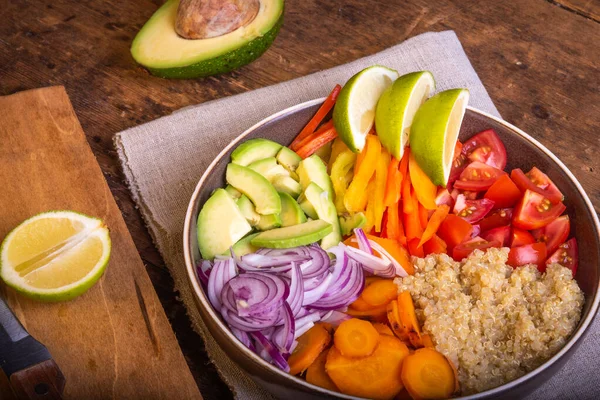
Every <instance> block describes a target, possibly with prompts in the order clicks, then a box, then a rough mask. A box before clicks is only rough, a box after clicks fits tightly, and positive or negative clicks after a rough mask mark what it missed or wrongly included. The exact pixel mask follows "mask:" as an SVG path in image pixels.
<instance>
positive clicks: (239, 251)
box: [223, 233, 258, 257]
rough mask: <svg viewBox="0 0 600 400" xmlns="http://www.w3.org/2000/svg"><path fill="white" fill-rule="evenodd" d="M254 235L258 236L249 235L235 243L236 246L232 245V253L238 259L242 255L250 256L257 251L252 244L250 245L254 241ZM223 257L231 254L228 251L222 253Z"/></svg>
mask: <svg viewBox="0 0 600 400" xmlns="http://www.w3.org/2000/svg"><path fill="white" fill-rule="evenodd" d="M256 235H258V233H253V234H250V235H248V236H245V237H243V238H242V239H240V240H238V241H237V242H236V244H234V245H233V253H234V254H235V255H236V256H238V257H241V256H244V255H246V254H250V253H256V251H257V250H258V247H256V246H252V243H250V242H251V241H252V239H254V238H255V237H256ZM223 255H224V256H229V255H231V253H230V251H229V250H227V251H226V252H224V253H223Z"/></svg>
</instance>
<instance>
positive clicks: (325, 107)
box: [290, 85, 342, 151]
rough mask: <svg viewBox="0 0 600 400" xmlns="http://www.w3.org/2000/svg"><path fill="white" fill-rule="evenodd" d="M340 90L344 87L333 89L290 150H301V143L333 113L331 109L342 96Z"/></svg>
mask: <svg viewBox="0 0 600 400" xmlns="http://www.w3.org/2000/svg"><path fill="white" fill-rule="evenodd" d="M340 90H342V87H341V86H340V85H335V87H334V88H333V90H332V91H331V93H329V96H327V98H326V99H325V101H324V102H323V104H321V107H319V109H318V110H317V112H316V113H315V115H314V116H313V117H312V118H311V119H310V121H308V124H306V126H305V127H304V128H303V129H302V131H300V133H299V134H298V136H296V139H294V141H293V142H292V144H291V145H290V149H292V150H294V151H296V150H297V149H298V148H300V146H299V144H300V142H301V141H302V140H304V139H305V138H307V137H308V136H310V135H311V134H312V133H314V132H315V129H317V127H318V126H319V124H320V123H321V122H322V121H323V119H324V118H325V116H327V114H328V113H329V111H331V109H332V108H333V106H334V105H335V101H336V100H337V97H338V95H339V94H340Z"/></svg>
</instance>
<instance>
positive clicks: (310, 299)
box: [302, 273, 333, 306]
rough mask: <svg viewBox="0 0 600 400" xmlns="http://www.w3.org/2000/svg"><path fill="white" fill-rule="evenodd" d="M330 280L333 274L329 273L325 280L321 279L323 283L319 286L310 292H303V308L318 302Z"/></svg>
mask: <svg viewBox="0 0 600 400" xmlns="http://www.w3.org/2000/svg"><path fill="white" fill-rule="evenodd" d="M332 280H333V274H331V273H329V274H327V276H326V277H325V279H323V281H322V282H321V284H320V285H319V286H317V287H315V288H314V289H312V290H307V291H306V292H304V301H303V302H302V305H303V306H307V305H310V304H312V303H314V302H315V301H317V300H319V299H320V298H321V297H323V295H324V294H325V292H326V291H327V289H328V288H329V285H331V281H332Z"/></svg>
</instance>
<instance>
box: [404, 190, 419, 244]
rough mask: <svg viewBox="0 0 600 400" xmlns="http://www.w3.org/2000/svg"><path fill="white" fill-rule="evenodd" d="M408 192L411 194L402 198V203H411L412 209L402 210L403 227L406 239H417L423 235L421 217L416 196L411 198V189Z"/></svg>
mask: <svg viewBox="0 0 600 400" xmlns="http://www.w3.org/2000/svg"><path fill="white" fill-rule="evenodd" d="M410 192H411V196H410V197H409V198H405V199H404V200H403V202H404V203H411V209H412V211H411V212H410V213H406V211H405V212H404V229H405V230H406V238H407V239H408V240H410V239H417V238H420V237H421V236H422V235H423V227H422V226H421V219H420V218H419V207H418V204H417V201H416V197H415V198H414V199H413V196H414V194H413V193H412V192H413V191H412V190H411V191H410ZM405 210H406V208H405Z"/></svg>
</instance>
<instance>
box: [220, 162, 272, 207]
mask: <svg viewBox="0 0 600 400" xmlns="http://www.w3.org/2000/svg"><path fill="white" fill-rule="evenodd" d="M225 179H226V180H227V183H229V184H230V185H231V186H233V187H234V188H236V189H237V190H239V191H240V192H242V193H244V194H245V195H246V196H248V198H249V199H250V200H252V203H254V207H255V209H256V212H257V213H259V214H260V215H269V214H279V213H280V212H281V200H280V199H279V194H277V191H276V190H275V188H273V185H271V183H270V182H269V181H268V180H267V179H266V178H265V177H264V176H262V175H260V174H259V173H257V172H254V171H252V170H251V169H250V168H247V167H242V166H241V165H237V164H229V165H227V172H226V173H225Z"/></svg>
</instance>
